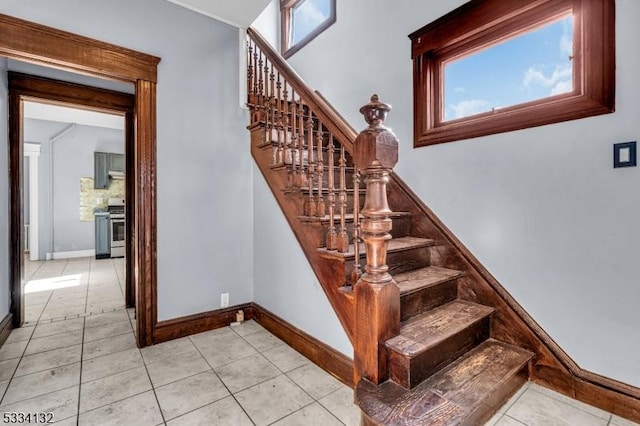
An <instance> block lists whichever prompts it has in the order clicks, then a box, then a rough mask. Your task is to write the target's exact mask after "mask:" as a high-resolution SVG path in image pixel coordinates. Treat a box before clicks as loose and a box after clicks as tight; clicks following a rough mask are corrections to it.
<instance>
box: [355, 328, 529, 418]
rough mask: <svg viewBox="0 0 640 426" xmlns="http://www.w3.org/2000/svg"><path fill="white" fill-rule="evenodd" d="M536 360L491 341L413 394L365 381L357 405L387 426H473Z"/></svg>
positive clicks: (362, 382)
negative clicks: (521, 372) (513, 380)
mask: <svg viewBox="0 0 640 426" xmlns="http://www.w3.org/2000/svg"><path fill="white" fill-rule="evenodd" d="M532 357H533V354H532V353H531V352H528V351H526V350H524V349H521V348H518V347H515V346H512V345H509V344H506V343H503V342H499V341H496V340H492V339H489V340H487V341H485V342H483V343H482V344H480V345H479V346H477V347H476V348H474V349H473V350H471V351H469V352H468V353H466V354H465V355H463V356H462V357H460V358H458V359H457V360H456V361H454V362H453V363H451V364H449V365H448V366H447V367H445V368H443V369H442V370H440V371H438V372H437V373H435V374H434V375H432V376H431V377H429V378H428V379H427V380H425V381H423V382H422V383H420V384H419V385H418V386H417V387H415V388H414V389H412V390H406V389H404V388H403V387H401V386H399V385H398V384H396V383H394V382H392V381H387V382H384V383H382V384H381V385H380V386H376V385H374V384H373V383H371V382H369V381H367V380H361V381H360V383H358V386H357V387H356V403H357V404H358V405H359V406H360V408H361V409H362V410H363V411H364V412H365V413H366V414H367V416H369V417H370V418H371V419H373V420H374V421H375V422H378V423H380V424H385V425H386V424H402V425H407V426H409V425H411V426H413V425H415V426H417V425H426V424H429V425H454V424H455V425H458V424H468V422H469V419H473V418H478V417H482V413H480V414H479V413H478V412H479V411H482V410H484V411H495V410H496V409H497V408H499V407H497V406H495V405H496V403H499V404H500V403H502V398H503V395H501V394H500V393H501V392H504V390H503V389H501V388H502V387H503V386H507V385H508V384H509V383H511V382H510V381H511V380H512V379H513V378H514V376H516V375H517V374H518V373H519V372H520V371H522V370H523V368H525V366H526V364H527V363H528V362H529V360H530V359H531V358H532ZM496 395H499V396H500V398H496ZM471 422H473V423H475V422H474V421H473V420H471Z"/></svg>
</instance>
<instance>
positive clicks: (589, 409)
mask: <svg viewBox="0 0 640 426" xmlns="http://www.w3.org/2000/svg"><path fill="white" fill-rule="evenodd" d="M528 388H529V389H531V390H533V391H536V392H539V393H541V394H543V395H546V396H549V397H551V398H554V399H557V400H558V401H561V402H564V403H566V404H569V405H571V406H574V407H576V408H579V409H581V410H582V411H586V412H587V413H589V414H593V415H594V416H597V417H600V418H601V419H605V420H609V418H610V417H611V414H610V413H607V412H606V411H604V410H601V409H599V408H597V407H594V406H592V405H589V404H585V403H583V402H580V401H578V400H575V399H572V398H569V397H568V396H564V395H562V394H560V393H558V392H554V391H552V390H550V389H547V388H545V387H542V386H540V385H537V384H535V383H532V382H530V383H529V384H528Z"/></svg>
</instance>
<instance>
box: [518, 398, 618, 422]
mask: <svg viewBox="0 0 640 426" xmlns="http://www.w3.org/2000/svg"><path fill="white" fill-rule="evenodd" d="M507 414H508V415H509V417H512V418H514V419H516V420H518V421H520V422H522V423H525V424H527V425H528V426H538V425H540V426H543V425H544V426H546V425H551V424H553V425H558V426H563V425H566V426H574V425H580V426H606V425H607V423H608V420H605V419H602V418H600V417H597V416H594V415H593V414H590V413H587V412H586V411H583V410H580V409H578V408H576V407H574V406H572V405H569V404H566V403H564V402H562V401H559V400H557V399H554V398H551V397H549V396H546V395H543V394H541V393H539V392H536V391H534V390H532V389H527V390H526V391H525V392H524V393H523V394H522V396H521V397H520V398H519V399H518V400H517V401H516V402H515V403H514V404H513V406H512V407H511V408H510V409H509V410H507Z"/></svg>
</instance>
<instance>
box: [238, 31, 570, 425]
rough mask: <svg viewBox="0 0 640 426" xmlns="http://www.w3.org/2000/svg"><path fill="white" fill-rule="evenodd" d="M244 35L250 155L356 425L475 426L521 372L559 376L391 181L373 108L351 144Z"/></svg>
mask: <svg viewBox="0 0 640 426" xmlns="http://www.w3.org/2000/svg"><path fill="white" fill-rule="evenodd" d="M248 32H249V42H248V78H247V86H248V105H249V107H250V110H251V123H250V125H249V127H248V128H249V130H250V131H251V152H252V155H253V157H254V159H255V161H256V163H257V165H258V168H259V169H260V171H261V172H262V174H263V176H264V178H265V179H266V181H267V183H268V185H269V186H270V188H271V190H272V192H273V194H274V196H275V198H276V199H277V201H278V203H279V205H280V207H281V209H282V211H283V213H284V215H285V217H286V218H287V220H288V222H289V224H290V226H291V228H292V230H293V231H294V233H295V235H296V237H297V239H298V241H299V243H300V246H301V248H302V250H303V251H304V253H305V255H306V257H307V259H308V260H309V263H310V265H311V266H312V268H313V270H314V272H315V274H316V275H317V277H318V280H319V281H320V283H321V285H322V287H323V289H324V291H325V294H326V295H327V298H328V299H329V301H330V302H331V305H332V306H333V308H334V310H335V311H336V314H337V316H338V318H339V319H340V322H341V324H342V325H343V327H344V329H345V331H346V333H347V335H348V336H349V338H350V340H351V342H352V344H353V345H354V361H355V362H354V370H355V371H354V383H353V384H354V385H355V401H356V403H357V404H358V405H359V406H360V408H361V409H362V424H363V425H369V424H375V425H454V424H455V425H458V424H470V425H471V424H482V423H483V422H484V421H486V420H487V419H489V418H490V417H491V416H492V415H493V414H494V413H495V412H496V410H497V409H498V408H499V407H500V406H501V405H502V404H503V403H504V402H505V401H506V400H507V399H508V398H509V397H510V396H511V395H512V394H513V393H514V392H515V391H516V390H517V389H518V388H519V387H520V386H521V385H522V384H523V383H524V382H525V381H526V380H528V379H529V377H530V373H531V374H533V375H536V378H537V379H538V381H539V382H541V383H543V384H544V382H545V380H544V377H545V371H550V370H553V369H561V368H562V366H561V365H560V362H558V360H557V359H556V357H555V355H554V354H553V353H552V352H551V351H550V350H549V349H548V348H547V347H546V346H545V345H544V344H543V343H541V341H540V339H539V337H538V336H537V335H536V334H535V333H534V332H533V331H532V330H531V329H530V328H528V327H527V324H526V322H525V321H524V320H523V319H522V317H521V315H520V313H519V312H518V311H517V309H514V308H513V306H514V305H515V306H516V307H518V305H517V303H515V301H513V300H512V299H511V298H510V296H508V294H501V292H504V289H501V288H499V289H496V288H495V285H494V283H492V282H490V280H488V279H487V278H486V277H484V276H483V273H486V271H484V270H483V269H482V268H481V267H480V266H478V264H477V263H476V262H477V261H475V259H474V258H473V257H472V256H471V255H470V254H468V252H466V249H464V247H463V246H462V245H461V244H460V243H459V241H457V240H456V239H455V237H453V236H452V235H451V234H450V232H449V231H448V230H447V229H446V228H445V227H444V225H442V224H441V223H440V222H439V221H438V220H437V218H436V217H435V215H433V213H432V212H431V211H430V210H428V209H427V208H426V206H424V205H423V204H422V203H421V202H420V201H419V200H417V197H415V195H414V194H413V193H412V192H411V191H410V190H409V189H408V188H407V187H406V185H405V184H404V183H403V182H402V181H401V180H400V179H399V178H398V177H397V176H395V175H394V174H393V173H392V172H391V167H393V164H395V161H394V158H397V148H396V150H395V156H396V157H394V153H393V152H392V151H393V149H392V148H393V143H392V142H393V141H394V138H395V136H394V135H393V134H392V133H391V132H390V131H389V130H388V129H386V128H384V127H383V126H382V122H383V121H384V118H385V117H386V111H387V110H385V108H386V106H385V104H383V103H381V102H379V101H378V100H377V99H374V98H372V102H371V103H370V104H368V105H366V106H365V107H363V109H361V112H363V113H364V114H365V117H367V114H369V116H368V118H367V120H370V121H369V122H370V126H369V127H368V128H367V129H365V131H363V132H362V133H361V135H360V136H358V138H361V139H358V140H356V133H355V132H354V131H353V129H351V128H350V127H349V126H348V125H347V124H346V122H345V121H344V120H342V119H341V118H340V117H339V116H338V115H337V114H336V113H335V111H333V110H332V108H330V107H329V106H328V105H327V104H326V101H324V100H323V98H321V97H320V96H318V95H317V94H316V93H314V92H312V91H311V90H310V89H308V87H307V86H306V85H305V84H304V83H303V82H302V80H301V79H300V78H299V77H298V76H297V74H295V72H294V71H293V70H292V69H291V68H290V67H289V66H288V65H287V64H286V62H285V61H284V60H283V59H282V58H281V57H280V56H279V55H278V54H277V53H275V52H274V51H273V50H272V49H271V47H270V46H269V45H268V44H267V43H266V42H265V41H264V40H263V39H262V37H261V36H260V35H259V34H258V33H256V32H255V31H253V30H251V29H250V30H249V31H248ZM371 117H373V120H372V121H371ZM372 123H373V124H372ZM366 138H369V139H368V142H367V141H365V139H366ZM372 141H373V142H372ZM380 141H382V142H380ZM395 141H396V142H397V140H395ZM365 143H371V144H372V145H367V148H363V146H365V145H364V144H365ZM358 144H360V145H358ZM376 144H377V145H376ZM390 147H391V148H390ZM367 158H369V160H367ZM371 159H373V160H371ZM370 160H371V161H370ZM356 163H357V164H356ZM388 165H390V166H388ZM363 177H364V179H363ZM365 183H366V186H367V191H364V184H365ZM365 192H366V197H367V198H366V200H365V202H364V206H363V203H362V198H361V196H360V195H361V194H363V193H365ZM387 203H388V207H389V208H387V206H386V205H387ZM390 223H392V226H391V228H390V229H388V225H389V224H390ZM387 231H388V232H387ZM274 244H276V243H275V242H274ZM363 265H364V271H363ZM487 275H488V274H487ZM504 293H506V292H504Z"/></svg>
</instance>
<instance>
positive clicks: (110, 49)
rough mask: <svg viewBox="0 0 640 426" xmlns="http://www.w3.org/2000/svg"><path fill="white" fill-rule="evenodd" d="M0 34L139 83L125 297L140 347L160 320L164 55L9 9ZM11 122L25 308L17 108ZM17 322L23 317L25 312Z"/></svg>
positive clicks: (16, 48)
mask: <svg viewBox="0 0 640 426" xmlns="http://www.w3.org/2000/svg"><path fill="white" fill-rule="evenodd" d="M0 34H2V35H3V36H2V37H0V56H3V57H7V58H11V59H18V60H22V61H27V62H31V63H35V64H38V65H42V66H47V67H52V68H58V69H63V70H66V71H71V72H76V73H80V74H88V75H92V76H96V77H100V78H108V79H115V80H120V81H126V82H130V83H134V84H135V87H136V94H135V98H134V105H133V108H132V109H129V110H127V111H126V112H125V114H126V116H127V120H128V121H130V123H132V124H131V126H130V128H128V129H127V134H132V135H135V136H134V139H133V144H132V145H133V146H132V147H131V148H130V150H128V152H127V154H128V155H129V157H130V158H131V159H132V160H131V161H130V162H129V165H128V166H127V173H128V175H129V176H130V177H131V179H130V180H131V188H130V190H129V191H128V192H129V193H131V194H132V197H133V198H132V199H131V200H129V201H130V202H131V203H132V204H133V205H134V206H133V209H131V210H132V212H131V216H130V219H129V223H128V225H130V229H131V238H130V241H129V244H130V246H131V252H132V256H130V257H131V260H130V263H129V264H127V266H128V268H129V269H130V270H131V271H135V273H134V274H133V278H132V282H133V283H132V288H133V289H132V290H131V292H128V295H127V296H128V297H127V304H128V305H130V304H131V303H130V302H131V300H130V299H131V298H132V295H133V291H134V290H135V295H136V303H135V305H136V307H137V310H138V315H137V331H138V333H137V339H138V342H137V343H138V346H140V347H143V346H146V345H150V344H151V343H152V342H153V334H154V328H155V325H156V322H157V294H156V292H157V289H156V282H157V280H156V274H157V272H156V270H157V268H156V240H157V239H156V82H157V66H158V63H159V61H160V58H157V57H155V56H151V55H147V54H144V53H140V52H136V51H134V50H131V49H127V48H124V47H121V46H116V45H113V44H109V43H105V42H101V41H98V40H94V39H91V38H88V37H83V36H80V35H77V34H72V33H69V32H66V31H61V30H58V29H55V28H51V27H47V26H44V25H40V24H36V23H33V22H28V21H25V20H22V19H17V18H14V17H11V16H8V15H3V14H0ZM63 95H64V94H63V93H61V94H59V96H60V99H58V101H60V102H65V100H64V99H63V98H62V97H63ZM9 97H10V100H9V103H10V107H11V108H13V110H14V111H16V110H19V108H20V102H21V100H20V96H19V95H12V94H11V93H10V95H9ZM98 109H100V107H98ZM107 109H109V108H107ZM10 128H13V129H14V131H13V132H11V131H10V135H9V138H10V146H13V149H12V150H11V151H10V170H11V173H12V176H10V179H12V182H13V183H12V185H11V187H10V218H11V219H10V230H9V233H10V237H9V238H10V242H11V244H10V253H9V256H10V271H11V276H10V280H11V284H10V285H11V287H12V293H13V297H12V310H18V311H19V310H20V306H19V304H20V303H22V302H21V301H20V297H19V296H17V297H16V294H17V293H16V289H18V293H19V289H20V288H21V285H22V283H21V280H22V278H21V276H20V271H21V262H22V251H21V246H22V242H21V241H20V238H19V236H20V232H21V231H22V230H21V229H20V224H21V215H20V214H19V213H20V212H21V208H22V207H21V206H22V199H21V198H22V193H21V186H20V181H21V177H20V176H21V175H20V170H21V162H22V152H21V144H20V143H19V142H20V134H19V129H20V123H19V118H18V117H16V116H15V115H13V116H11V120H10ZM133 159H135V162H134V160H133ZM129 172H131V173H129ZM13 322H14V324H16V322H17V323H19V322H20V318H19V316H16V318H14V320H13Z"/></svg>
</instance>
